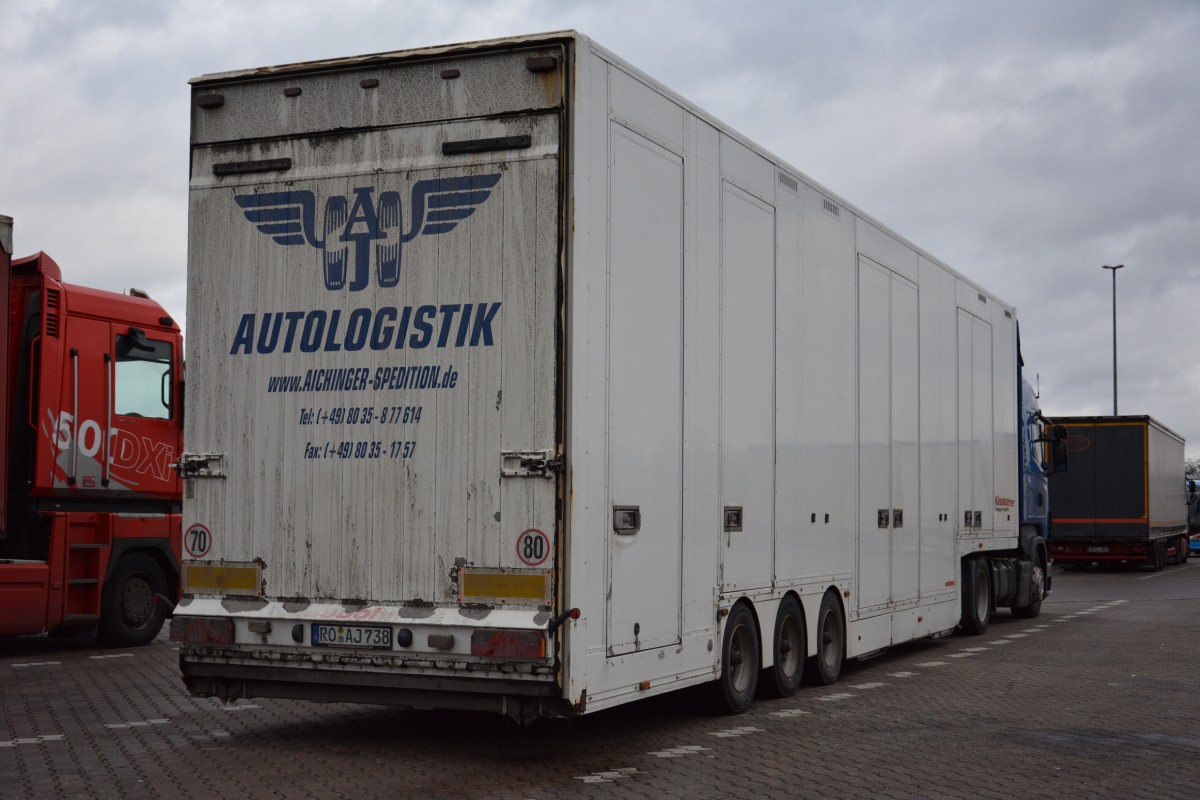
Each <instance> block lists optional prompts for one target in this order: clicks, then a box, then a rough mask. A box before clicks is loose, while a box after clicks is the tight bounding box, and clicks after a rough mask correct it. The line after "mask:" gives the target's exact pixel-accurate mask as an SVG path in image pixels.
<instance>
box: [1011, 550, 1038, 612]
mask: <svg viewBox="0 0 1200 800" xmlns="http://www.w3.org/2000/svg"><path fill="white" fill-rule="evenodd" d="M1045 596H1046V564H1045V561H1044V559H1043V558H1042V554H1041V553H1038V554H1037V556H1036V557H1035V558H1034V561H1033V575H1032V576H1030V580H1029V605H1026V606H1020V607H1017V606H1013V610H1012V613H1013V616H1014V617H1023V618H1025V619H1033V618H1034V617H1036V616H1037V615H1038V614H1041V613H1042V599H1043V598H1044V597H1045Z"/></svg>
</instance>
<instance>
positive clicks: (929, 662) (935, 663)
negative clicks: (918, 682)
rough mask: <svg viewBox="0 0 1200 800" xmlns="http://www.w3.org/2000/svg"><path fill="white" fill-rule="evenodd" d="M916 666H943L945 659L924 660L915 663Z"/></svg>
mask: <svg viewBox="0 0 1200 800" xmlns="http://www.w3.org/2000/svg"><path fill="white" fill-rule="evenodd" d="M917 666H918V667H944V666H946V662H945V661H926V662H925V663H924V664H917Z"/></svg>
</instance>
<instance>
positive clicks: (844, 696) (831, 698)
mask: <svg viewBox="0 0 1200 800" xmlns="http://www.w3.org/2000/svg"><path fill="white" fill-rule="evenodd" d="M851 697H854V695H852V694H848V693H847V692H839V693H838V694H827V695H825V696H824V697H818V698H817V699H818V700H821V701H822V702H825V703H836V702H837V701H838V700H849V699H850V698H851Z"/></svg>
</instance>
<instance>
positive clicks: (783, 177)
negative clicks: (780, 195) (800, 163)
mask: <svg viewBox="0 0 1200 800" xmlns="http://www.w3.org/2000/svg"><path fill="white" fill-rule="evenodd" d="M779 182H780V183H782V184H783V185H784V186H786V187H787V188H789V189H791V190H792V191H793V192H799V191H800V182H799V181H797V180H796V179H795V178H793V177H792V176H791V175H787V174H785V173H782V172H781V173H779Z"/></svg>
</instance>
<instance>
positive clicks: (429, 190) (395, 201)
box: [234, 173, 500, 292]
mask: <svg viewBox="0 0 1200 800" xmlns="http://www.w3.org/2000/svg"><path fill="white" fill-rule="evenodd" d="M499 181H500V173H494V174H491V175H463V176H459V177H455V178H436V179H433V180H425V181H417V182H416V183H415V184H413V187H412V198H411V199H410V201H409V220H408V227H407V231H405V230H404V229H403V228H402V222H403V220H402V217H403V214H402V209H401V203H400V193H399V192H393V191H385V192H380V193H379V196H378V198H376V196H375V187H374V186H363V187H358V188H355V189H354V196H353V197H346V196H335V197H330V198H328V199H327V200H326V201H325V209H324V215H323V218H322V220H321V221H320V224H318V222H317V219H316V216H317V198H316V195H315V194H314V193H313V192H311V191H308V190H303V189H299V190H294V191H290V192H266V193H263V194H240V195H237V196H235V197H234V200H236V201H237V204H238V205H239V206H240V207H241V208H242V209H243V211H242V213H243V214H245V215H246V219H247V220H249V221H250V222H251V223H253V224H254V225H255V226H257V227H258V229H259V230H260V231H262V232H263V233H265V234H266V235H268V236H270V237H271V239H272V240H274V241H275V242H276V243H277V244H281V245H300V244H307V245H309V246H311V247H314V248H316V249H317V250H320V251H321V253H322V256H323V262H324V272H325V288H326V289H329V290H330V291H337V290H339V289H343V288H345V287H346V285H347V279H349V288H350V291H352V292H358V291H361V290H363V289H365V288H367V285H368V284H369V283H370V271H371V261H372V259H371V254H372V252H374V256H375V257H374V264H375V279H376V280H377V281H378V283H379V285H380V286H383V287H388V286H395V285H396V284H397V283H399V282H400V251H401V249H402V248H403V247H404V244H405V243H406V242H411V241H412V240H413V239H415V238H417V236H427V235H431V234H438V233H446V232H448V231H452V230H454V228H455V226H457V225H458V223H460V222H462V221H463V220H465V219H466V218H467V217H469V216H471V215H472V214H473V213H475V209H476V208H477V207H478V206H480V205H481V204H482V203H483V202H484V201H485V200H487V199H488V197H490V196H491V194H492V189H493V187H495V185H496V184H497V183H499ZM352 251H353V252H352ZM351 259H353V265H351Z"/></svg>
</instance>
